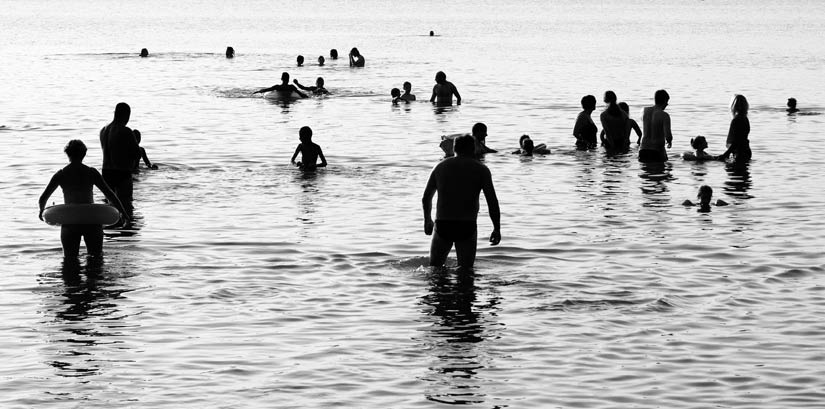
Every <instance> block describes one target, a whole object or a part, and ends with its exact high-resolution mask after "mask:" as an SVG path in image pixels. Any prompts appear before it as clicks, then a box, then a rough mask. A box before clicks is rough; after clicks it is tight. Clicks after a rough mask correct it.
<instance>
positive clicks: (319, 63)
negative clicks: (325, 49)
mask: <svg viewBox="0 0 825 409" xmlns="http://www.w3.org/2000/svg"><path fill="white" fill-rule="evenodd" d="M318 65H324V56H323V55H319V56H318Z"/></svg>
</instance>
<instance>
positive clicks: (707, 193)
mask: <svg viewBox="0 0 825 409" xmlns="http://www.w3.org/2000/svg"><path fill="white" fill-rule="evenodd" d="M696 198H697V199H699V203H698V205H699V210H698V211H699V212H702V213H707V212H709V211H710V201H711V199H712V198H713V189H712V188H711V187H710V186H708V185H702V186H701V187H700V188H699V193H698V194H697V195H696ZM696 205H697V203H693V202H691V201H690V200H685V201H684V202H682V206H696ZM727 205H728V203H727V202H725V201H724V200H722V199H719V200H717V201H716V206H727Z"/></svg>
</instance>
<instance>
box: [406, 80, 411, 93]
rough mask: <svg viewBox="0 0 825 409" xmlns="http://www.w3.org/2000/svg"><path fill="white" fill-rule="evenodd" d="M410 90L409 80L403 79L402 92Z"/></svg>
mask: <svg viewBox="0 0 825 409" xmlns="http://www.w3.org/2000/svg"><path fill="white" fill-rule="evenodd" d="M410 90H412V84H410V82H409V81H404V92H410Z"/></svg>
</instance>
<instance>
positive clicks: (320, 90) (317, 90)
mask: <svg viewBox="0 0 825 409" xmlns="http://www.w3.org/2000/svg"><path fill="white" fill-rule="evenodd" d="M292 83H293V84H295V85H297V86H298V88H300V89H302V90H304V91H309V92H311V93H312V94H313V95H324V94H329V91H327V89H326V88H324V79H323V78H322V77H318V78H317V79H316V80H315V86H314V87H313V86H309V87H305V86H303V85H301V83H299V82H298V80H297V79H296V80H292Z"/></svg>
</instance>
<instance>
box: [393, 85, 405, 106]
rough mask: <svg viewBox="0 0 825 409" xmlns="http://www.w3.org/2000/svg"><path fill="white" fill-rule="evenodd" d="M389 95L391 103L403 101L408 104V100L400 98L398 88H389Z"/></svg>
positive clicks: (395, 103) (396, 103)
mask: <svg viewBox="0 0 825 409" xmlns="http://www.w3.org/2000/svg"><path fill="white" fill-rule="evenodd" d="M390 97H392V104H393V105H398V103H399V102H403V103H405V104H409V103H410V101H407V100H406V99H403V98H401V90H400V89H398V88H393V89H391V90H390Z"/></svg>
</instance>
